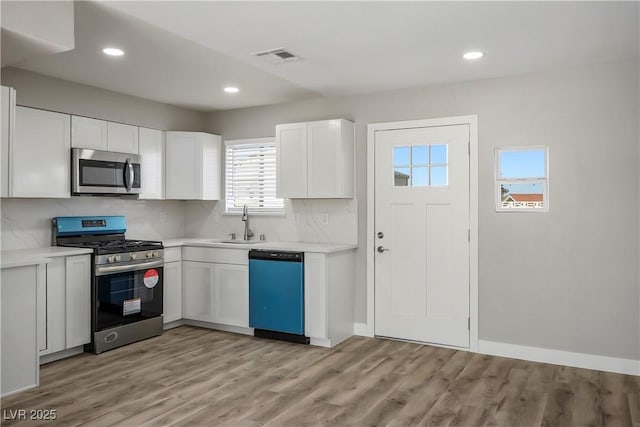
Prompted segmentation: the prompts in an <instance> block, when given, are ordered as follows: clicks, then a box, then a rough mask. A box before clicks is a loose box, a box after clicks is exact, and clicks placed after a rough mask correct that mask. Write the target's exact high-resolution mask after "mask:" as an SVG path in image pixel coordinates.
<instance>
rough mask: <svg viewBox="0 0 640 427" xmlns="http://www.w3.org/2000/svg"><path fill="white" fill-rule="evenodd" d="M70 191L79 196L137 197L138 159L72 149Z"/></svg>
mask: <svg viewBox="0 0 640 427" xmlns="http://www.w3.org/2000/svg"><path fill="white" fill-rule="evenodd" d="M71 157H72V158H71V161H72V165H73V177H72V189H71V190H72V192H73V194H75V195H80V194H123V195H124V194H132V195H135V194H139V193H140V156H139V155H137V154H127V153H112V152H108V151H99V150H89V149H85V148H74V149H72V151H71Z"/></svg>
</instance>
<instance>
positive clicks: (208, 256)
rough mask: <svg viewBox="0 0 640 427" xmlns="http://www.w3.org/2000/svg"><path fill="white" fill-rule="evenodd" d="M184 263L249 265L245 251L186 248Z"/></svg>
mask: <svg viewBox="0 0 640 427" xmlns="http://www.w3.org/2000/svg"><path fill="white" fill-rule="evenodd" d="M182 255H183V256H182V258H183V259H184V260H185V261H200V262H217V263H222V264H240V265H248V264H249V251H248V250H246V249H221V248H200V247H195V246H187V247H185V248H184V249H183V253H182Z"/></svg>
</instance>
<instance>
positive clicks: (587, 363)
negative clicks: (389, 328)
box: [478, 340, 640, 375]
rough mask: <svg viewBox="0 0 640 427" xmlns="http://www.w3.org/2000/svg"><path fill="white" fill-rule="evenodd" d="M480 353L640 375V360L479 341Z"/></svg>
mask: <svg viewBox="0 0 640 427" xmlns="http://www.w3.org/2000/svg"><path fill="white" fill-rule="evenodd" d="M478 353H481V354H488V355H491V356H500V357H510V358H512V359H521V360H529V361H532V362H541V363H551V364H553V365H563V366H572V367H574V368H584V369H593V370H596V371H605V372H615V373H618V374H627V375H640V360H633V359H622V358H617V357H608V356H598V355H595V354H585V353H573V352H570V351H563V350H551V349H548V348H540V347H529V346H524V345H517V344H506V343H501V342H495V341H485V340H480V341H479V343H478Z"/></svg>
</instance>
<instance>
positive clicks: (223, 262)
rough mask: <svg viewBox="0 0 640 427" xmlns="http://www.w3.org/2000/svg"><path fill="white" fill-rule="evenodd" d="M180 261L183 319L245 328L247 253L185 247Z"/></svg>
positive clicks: (247, 316)
mask: <svg viewBox="0 0 640 427" xmlns="http://www.w3.org/2000/svg"><path fill="white" fill-rule="evenodd" d="M183 259H184V261H183V262H182V278H183V291H182V312H183V317H184V318H185V319H188V320H199V321H202V322H209V323H216V324H220V325H227V326H237V327H243V328H248V327H249V267H248V251H246V250H237V249H218V248H200V247H186V248H185V251H184V253H183Z"/></svg>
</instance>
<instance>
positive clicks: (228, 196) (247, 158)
mask: <svg viewBox="0 0 640 427" xmlns="http://www.w3.org/2000/svg"><path fill="white" fill-rule="evenodd" d="M244 205H247V207H248V208H249V212H250V213H275V214H282V213H284V203H283V200H282V199H278V198H276V143H275V138H256V139H243V140H235V141H225V212H226V213H231V214H235V213H238V214H240V213H242V208H243V207H244Z"/></svg>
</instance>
